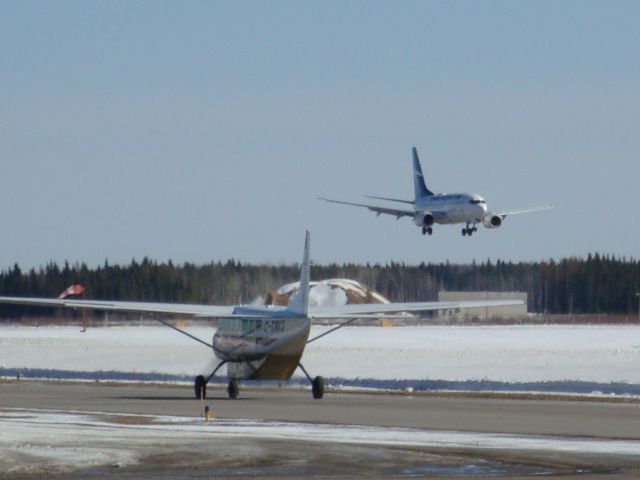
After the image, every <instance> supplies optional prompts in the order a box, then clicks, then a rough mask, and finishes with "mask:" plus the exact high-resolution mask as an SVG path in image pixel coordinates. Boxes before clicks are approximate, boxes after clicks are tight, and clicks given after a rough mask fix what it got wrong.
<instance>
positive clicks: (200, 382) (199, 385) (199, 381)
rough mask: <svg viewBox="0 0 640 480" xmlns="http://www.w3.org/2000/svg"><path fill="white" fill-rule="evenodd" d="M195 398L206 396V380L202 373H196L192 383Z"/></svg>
mask: <svg viewBox="0 0 640 480" xmlns="http://www.w3.org/2000/svg"><path fill="white" fill-rule="evenodd" d="M194 387H195V394H196V400H200V399H201V398H202V399H204V398H207V381H206V380H205V379H204V377H203V376H202V375H198V376H197V377H196V381H195V384H194Z"/></svg>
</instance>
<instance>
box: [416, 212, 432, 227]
mask: <svg viewBox="0 0 640 480" xmlns="http://www.w3.org/2000/svg"><path fill="white" fill-rule="evenodd" d="M433 221H434V219H433V215H432V214H431V213H429V212H418V213H416V214H415V215H414V216H413V223H415V224H416V225H417V226H419V227H430V226H431V225H433Z"/></svg>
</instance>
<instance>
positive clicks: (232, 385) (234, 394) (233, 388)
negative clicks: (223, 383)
mask: <svg viewBox="0 0 640 480" xmlns="http://www.w3.org/2000/svg"><path fill="white" fill-rule="evenodd" d="M227 393H228V394H229V398H238V393H240V387H238V381H237V380H229V385H227Z"/></svg>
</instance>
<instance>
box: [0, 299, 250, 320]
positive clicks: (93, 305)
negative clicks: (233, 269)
mask: <svg viewBox="0 0 640 480" xmlns="http://www.w3.org/2000/svg"><path fill="white" fill-rule="evenodd" d="M0 303H12V304H15V305H34V306H40V307H66V308H89V309H92V310H103V311H114V312H134V313H163V314H173V315H187V316H193V317H218V318H220V317H233V316H235V315H234V310H235V308H236V306H234V305H231V306H218V305H192V304H180V303H149V302H112V301H108V300H73V299H66V298H64V299H57V298H29V297H0ZM238 316H242V317H244V318H247V317H248V316H251V315H238Z"/></svg>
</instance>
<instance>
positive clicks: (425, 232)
mask: <svg viewBox="0 0 640 480" xmlns="http://www.w3.org/2000/svg"><path fill="white" fill-rule="evenodd" d="M427 233H428V234H429V235H431V234H432V233H433V228H431V227H422V234H423V235H426V234H427Z"/></svg>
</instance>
